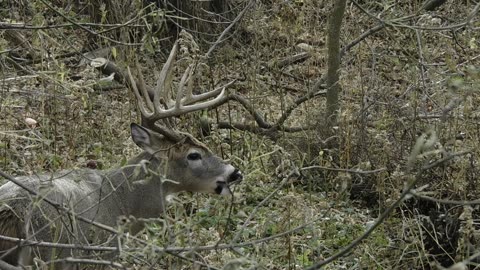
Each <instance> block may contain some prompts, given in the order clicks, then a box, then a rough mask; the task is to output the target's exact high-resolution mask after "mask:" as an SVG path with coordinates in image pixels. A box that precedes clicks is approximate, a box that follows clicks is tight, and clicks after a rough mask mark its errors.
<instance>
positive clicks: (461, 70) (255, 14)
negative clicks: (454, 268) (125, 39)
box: [0, 0, 480, 269]
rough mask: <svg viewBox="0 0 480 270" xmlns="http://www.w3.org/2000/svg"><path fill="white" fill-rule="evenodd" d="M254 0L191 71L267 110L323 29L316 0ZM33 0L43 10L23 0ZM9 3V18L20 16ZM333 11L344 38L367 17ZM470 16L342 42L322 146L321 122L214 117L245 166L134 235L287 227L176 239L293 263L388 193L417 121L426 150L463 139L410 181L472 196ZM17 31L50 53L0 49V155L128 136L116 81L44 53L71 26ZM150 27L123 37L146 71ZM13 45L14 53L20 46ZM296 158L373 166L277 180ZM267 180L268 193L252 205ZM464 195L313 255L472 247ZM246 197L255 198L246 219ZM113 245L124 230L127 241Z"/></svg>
mask: <svg viewBox="0 0 480 270" xmlns="http://www.w3.org/2000/svg"><path fill="white" fill-rule="evenodd" d="M262 2H264V3H258V5H257V6H256V8H255V9H252V10H251V11H250V12H249V13H247V16H246V18H244V19H243V20H242V23H241V25H239V26H238V28H237V30H236V33H235V35H234V36H233V37H232V38H231V39H230V40H228V41H227V42H226V43H225V44H222V45H221V46H220V47H219V50H218V52H217V53H216V54H215V55H214V58H213V59H211V60H210V62H209V64H210V66H211V68H212V69H211V70H210V71H208V72H206V74H205V75H204V77H203V78H205V79H206V80H205V81H204V82H202V84H204V85H206V86H211V85H212V84H214V83H216V82H218V81H219V80H221V79H223V80H225V81H227V80H228V79H231V78H237V79H239V82H238V83H236V85H235V86H234V89H235V91H236V92H237V93H240V94H242V95H245V96H248V97H250V98H251V101H252V103H253V104H254V106H255V108H256V109H258V110H259V111H261V112H262V114H263V115H264V116H265V118H266V119H268V120H270V121H273V120H274V119H276V118H277V117H278V116H279V115H280V114H281V113H282V112H283V111H284V110H285V108H286V107H288V105H289V104H290V103H291V101H292V100H294V99H295V98H296V97H298V96H301V95H302V94H304V93H306V91H307V90H308V89H311V87H313V84H314V83H315V82H316V80H317V79H318V78H319V77H320V76H321V75H322V74H324V73H325V70H326V66H325V58H326V51H325V47H324V42H325V40H324V38H323V37H325V36H326V34H325V31H326V18H327V12H328V8H327V7H325V6H324V4H323V3H322V1H313V0H306V1H287V2H285V1H262ZM377 2H378V1H377ZM377 2H375V4H373V3H372V4H370V6H369V5H367V4H365V7H366V8H368V9H369V10H370V12H372V13H375V14H377V13H380V12H382V18H385V19H394V18H399V17H402V16H403V15H407V14H411V13H412V12H413V11H414V10H416V9H417V8H418V5H419V3H417V2H420V1H413V2H412V3H409V4H393V5H391V6H390V7H389V8H386V7H387V4H386V3H384V4H381V2H380V3H377ZM383 2H387V1H383ZM362 5H363V4H362ZM473 5H474V3H472V2H470V1H462V4H460V5H458V4H455V3H453V2H451V1H449V2H447V3H446V4H445V5H444V6H442V7H441V8H440V9H439V10H438V11H437V12H435V13H431V14H425V15H421V16H419V17H416V18H415V19H414V20H413V21H409V22H408V23H409V24H412V23H417V24H427V25H437V26H441V25H451V24H454V23H455V22H461V21H462V20H463V19H464V18H465V16H466V15H465V14H467V13H468V12H469V11H470V10H471V9H472V8H473ZM18 8H19V7H18ZM34 8H37V9H39V10H43V9H41V8H40V7H39V6H38V5H37V6H35V7H34ZM384 8H385V9H384ZM19 10H21V9H20V8H19ZM3 12H4V11H3ZM132 12H133V11H132ZM13 14H14V15H11V16H13V17H15V18H12V19H16V20H18V19H20V18H21V19H23V20H25V21H27V20H26V19H27V18H30V17H29V16H28V15H19V14H21V13H16V14H15V13H13ZM51 16H52V15H51V14H49V15H48V16H47V15H46V14H43V16H42V12H39V13H37V15H35V16H34V17H33V18H30V19H33V20H36V21H39V22H42V20H43V21H46V20H47V17H48V18H51ZM54 18H56V19H58V20H59V21H61V18H57V17H54ZM80 18H82V19H84V20H88V18H87V17H80ZM344 23H345V25H344V28H343V29H344V33H343V34H342V38H343V44H347V43H348V42H349V41H351V40H353V39H355V38H356V37H358V36H359V35H360V34H361V33H363V32H364V31H365V30H367V29H369V28H371V27H373V26H374V25H375V24H376V21H375V20H374V19H372V18H369V17H368V16H367V15H365V13H362V12H361V11H360V10H359V9H357V8H355V7H354V6H349V7H348V9H347V13H346V18H345V20H344ZM39 24H41V23H39ZM475 27H476V28H478V19H474V21H473V23H472V26H471V27H470V28H462V29H461V30H458V31H454V32H452V31H420V32H419V36H417V34H416V32H415V31H414V30H411V29H408V28H401V27H397V28H393V27H390V28H387V29H385V30H383V31H380V32H378V33H376V34H374V35H373V36H370V37H369V38H368V39H367V40H366V41H364V42H362V43H360V44H359V45H358V46H356V47H354V48H353V49H352V50H351V51H349V52H347V54H346V55H345V57H344V58H343V69H342V71H341V75H342V76H341V82H340V83H341V84H342V87H343V93H342V101H341V112H340V118H339V126H338V129H336V135H337V136H338V139H337V140H336V141H335V145H336V146H335V147H333V148H332V147H330V146H326V145H324V144H322V143H321V141H322V140H324V139H325V138H322V137H321V132H318V131H315V132H303V133H295V134H285V135H284V136H282V137H281V138H280V139H279V140H278V141H276V142H272V141H270V140H268V139H267V138H264V137H261V136H257V135H254V134H251V133H248V132H242V131H225V130H218V131H215V132H214V133H213V134H212V136H210V137H208V138H204V139H205V141H206V142H207V143H208V144H209V146H211V147H212V149H215V151H216V152H217V153H219V154H222V155H223V156H224V157H225V158H227V157H228V158H230V159H232V160H233V161H234V162H235V163H236V164H237V165H238V166H240V167H241V168H242V171H243V172H244V173H245V176H246V177H245V181H244V182H243V183H242V184H241V185H239V186H238V187H236V190H235V197H234V199H233V204H231V202H232V201H230V200H229V199H226V198H218V197H211V196H204V195H191V194H181V195H179V196H178V198H176V199H175V200H174V202H173V203H172V204H171V206H170V208H169V210H168V213H167V215H166V217H165V218H164V219H163V220H162V222H163V223H164V224H165V223H166V224H168V226H161V225H159V224H158V222H154V223H152V225H151V226H150V227H149V229H148V231H147V232H146V234H145V235H144V237H145V239H149V240H151V241H152V243H153V244H156V245H158V246H160V247H165V246H187V247H195V246H204V245H215V244H218V243H222V244H232V245H233V244H235V243H246V242H250V241H254V240H257V239H264V238H268V237H271V236H275V235H277V234H281V233H283V232H286V231H290V230H292V229H294V228H297V230H294V231H291V232H290V233H289V234H286V235H283V236H281V237H277V238H274V239H272V240H269V241H264V242H261V243H256V244H254V245H248V246H242V247H238V248H230V249H227V248H225V249H215V250H209V251H197V252H193V253H183V254H182V255H183V256H186V257H189V258H195V259H196V260H199V261H201V262H204V263H206V264H209V265H211V266H214V267H217V268H222V267H224V269H253V267H257V269H303V268H304V267H307V266H309V265H311V264H312V263H314V262H316V261H319V260H321V259H324V258H327V257H329V256H330V255H332V254H334V253H335V252H336V251H338V250H340V249H341V248H342V247H344V246H346V245H347V244H348V243H350V242H351V241H352V240H353V239H355V238H356V237H358V236H359V235H360V234H361V233H362V232H363V231H364V230H365V229H366V228H367V227H368V226H369V225H371V224H372V222H374V221H375V218H376V217H377V216H378V215H379V213H380V212H381V211H383V210H384V209H385V208H386V207H388V206H389V205H390V204H391V203H392V202H393V201H394V200H395V199H396V198H398V196H399V194H400V193H401V191H402V188H403V187H404V183H405V181H408V180H409V179H411V177H412V175H411V174H410V173H408V172H407V168H406V163H407V159H408V157H409V155H410V152H411V151H412V147H413V145H414V144H415V141H416V139H417V137H418V136H419V135H420V134H421V133H422V132H424V131H427V130H430V129H434V130H435V131H436V132H437V135H438V142H437V144H436V145H435V147H436V149H437V150H445V151H446V152H456V151H462V150H467V149H471V150H472V152H471V153H470V154H469V155H468V156H464V157H459V158H456V159H454V160H453V161H451V162H449V163H448V164H444V165H443V166H441V167H438V168H435V169H433V170H431V171H428V172H427V173H425V174H424V175H423V176H422V179H421V182H419V184H418V186H423V185H428V186H426V187H425V189H424V192H425V193H424V194H425V195H428V196H430V197H435V198H439V199H455V200H472V199H476V198H478V197H479V195H480V192H479V189H478V180H477V179H478V175H479V171H478V157H479V154H480V153H479V149H480V147H479V142H480V131H479V128H478V126H479V123H478V117H479V116H480V112H479V110H478V108H479V106H478V105H479V102H480V98H479V97H480V96H479V94H478V86H479V78H480V75H479V74H480V73H479V71H478V70H479V68H480V65H479V61H478V52H479V50H478V46H479V44H478V40H480V37H479V32H478V30H474V29H473V28H475ZM20 33H22V34H23V35H24V36H25V38H26V39H27V40H29V41H30V43H31V48H34V51H35V52H36V53H37V55H45V56H46V55H47V52H48V53H50V55H54V56H57V58H48V57H44V58H41V60H39V61H38V62H29V63H27V64H21V66H20V67H19V66H18V65H17V64H14V63H13V62H15V60H12V59H14V58H12V54H6V53H3V54H0V61H1V66H2V69H1V70H2V77H3V80H2V81H1V95H0V104H1V106H0V123H1V124H0V125H1V127H2V128H1V131H0V138H1V143H0V164H1V165H2V166H1V169H2V170H4V171H7V172H9V173H11V174H13V175H23V174H33V173H35V172H39V171H54V170H58V169H62V168H76V167H86V166H87V163H88V162H89V161H92V160H93V161H95V163H96V164H98V167H99V168H109V167H112V166H115V164H117V165H118V164H119V163H120V164H121V163H122V160H125V159H126V158H127V157H130V156H132V154H133V153H134V152H136V151H138V150H137V149H136V147H134V145H133V144H132V143H131V142H130V140H129V138H128V136H129V132H128V125H129V123H130V122H132V121H133V122H135V121H137V116H136V112H135V107H134V104H135V102H134V100H133V99H132V96H131V94H130V93H129V91H128V90H127V89H125V88H120V89H116V90H111V91H100V90H98V88H99V81H100V78H101V77H102V76H101V75H100V74H99V73H98V72H96V71H94V70H93V69H92V68H91V67H88V66H87V65H82V64H79V63H80V57H78V56H73V57H63V58H62V57H58V56H61V55H63V54H65V53H68V52H73V51H76V50H79V51H80V50H82V48H81V45H82V42H83V40H86V34H85V32H83V31H81V30H78V29H75V30H73V29H70V28H68V29H67V28H60V29H53V30H48V29H44V30H32V31H23V32H20ZM152 40H153V41H155V42H158V41H156V40H154V39H150V40H148V41H145V42H147V43H148V46H145V50H141V51H140V52H137V53H136V54H137V55H138V56H139V57H140V58H141V59H143V60H142V65H143V66H144V68H145V73H147V72H148V71H153V70H156V69H158V68H159V67H160V66H161V65H160V64H158V63H161V62H163V61H164V59H165V58H164V53H165V52H164V51H163V50H159V49H156V50H155V49H153V51H152V50H151V48H154V47H151V46H160V45H163V46H167V45H166V43H161V42H160V43H155V42H153V41H152ZM418 40H421V48H419V44H418ZM150 42H152V43H150ZM301 43H303V44H308V46H307V47H309V49H308V50H310V52H311V57H309V58H308V59H307V60H306V61H303V62H300V63H297V64H293V65H287V66H285V67H281V68H279V67H278V63H280V62H281V60H283V59H284V58H285V57H289V56H292V55H294V54H296V53H299V52H302V51H303V50H304V49H302V48H305V47H302V46H304V45H301V46H298V45H299V44H301ZM152 44H153V45H152ZM19 46H20V48H22V46H28V45H25V44H22V45H19ZM301 47H302V48H301ZM0 48H1V49H0V51H3V50H5V49H12V48H15V44H14V43H13V41H12V39H10V38H9V37H8V36H7V32H5V31H3V32H0ZM149 48H150V49H149ZM419 49H421V54H420V53H419ZM14 51H15V50H14ZM24 52H25V50H18V52H17V53H19V54H20V55H21V56H24V57H25V55H22V53H24ZM131 55H132V54H131V51H130V50H128V49H126V48H124V47H121V48H119V49H117V55H116V57H114V58H115V60H116V61H117V62H119V63H123V62H126V63H130V64H131V63H132V62H130V61H131V59H130V57H131ZM420 61H421V62H423V63H424V65H423V68H422V67H421V66H420V65H419V62H420ZM153 75H154V74H150V76H152V77H153ZM455 78H461V79H455ZM107 86H109V85H107ZM455 98H458V99H459V105H458V106H457V107H456V108H455V109H453V110H452V111H451V112H450V114H449V116H448V117H447V118H446V120H445V121H442V120H441V119H440V117H439V116H441V114H442V111H443V110H444V108H445V107H446V106H447V104H448V103H449V102H450V101H452V100H453V99H455ZM323 107H324V102H323V100H322V98H321V97H318V98H315V99H314V100H311V101H309V102H307V103H305V104H303V105H302V106H300V107H299V108H298V109H297V110H296V111H295V113H294V114H293V115H292V117H291V118H290V119H289V121H287V124H288V125H300V124H302V125H303V124H307V125H316V126H318V127H319V130H321V128H322V123H321V121H319V119H321V113H322V111H323ZM427 116H429V117H427ZM26 117H30V118H33V119H35V120H36V121H38V125H37V127H36V128H34V129H31V128H29V127H28V126H27V125H26V124H25V121H24V119H25V118H26ZM210 117H212V118H214V119H215V118H218V119H221V120H227V121H228V120H231V121H240V122H245V123H253V120H252V119H251V117H250V116H249V115H248V114H246V113H245V111H244V110H243V109H242V108H241V106H238V104H235V103H234V102H231V103H230V104H229V105H228V106H223V107H221V108H220V109H218V110H215V111H212V112H210ZM197 122H198V115H193V116H188V117H185V118H182V119H181V121H180V123H179V127H183V129H187V130H188V131H190V132H191V133H194V134H198V130H199V127H198V125H197V124H196V123H197ZM441 156H442V152H439V153H438V154H436V155H430V156H425V157H424V158H423V159H419V162H418V163H419V164H420V163H421V162H424V161H428V160H434V159H436V158H438V157H441ZM311 165H318V166H326V167H335V168H358V169H361V170H374V169H379V168H385V169H386V170H385V171H382V172H379V173H372V174H350V173H338V172H334V171H329V170H305V171H302V174H301V175H298V176H295V177H292V178H291V179H289V180H288V181H284V182H283V184H284V185H283V186H282V187H281V188H280V189H279V190H276V189H277V188H278V187H279V183H281V182H282V180H284V177H285V176H286V175H288V173H290V172H291V171H292V170H293V169H298V168H302V167H306V166H311ZM271 193H273V196H272V197H271V198H270V199H269V200H268V201H266V202H265V203H264V204H263V205H261V206H259V204H260V203H261V202H262V201H263V200H264V199H265V198H266V197H267V196H269V195H270V194H271ZM477 208H478V207H476V206H474V207H473V208H469V207H461V206H457V205H448V204H441V203H436V202H429V201H425V200H422V199H414V198H411V199H409V200H407V201H406V202H405V203H404V204H403V205H402V206H401V207H400V208H399V209H397V211H395V213H394V214H393V216H392V217H391V218H389V219H388V220H387V221H386V222H385V223H384V224H383V225H382V226H380V228H379V229H378V230H377V231H375V232H374V234H373V235H372V236H370V237H369V238H368V239H367V240H366V241H364V242H362V243H361V244H360V246H358V247H357V248H355V249H354V250H353V251H352V252H351V253H349V254H348V255H347V256H346V257H343V258H341V259H340V260H337V261H336V262H334V263H332V264H330V265H329V266H327V267H326V268H325V269H339V268H345V269H406V268H414V269H430V268H433V267H435V266H436V265H440V264H441V265H443V266H449V265H450V264H451V263H453V262H455V261H461V260H463V259H465V258H467V257H468V256H469V255H470V254H471V253H472V252H474V251H478V250H477V249H476V247H478V241H479V240H480V239H478V230H477V229H478V225H477V222H476V220H477V219H476V217H478V216H477V214H478V209H477ZM252 211H256V212H255V214H254V215H253V216H252V218H251V220H250V221H249V222H248V224H245V223H244V222H245V220H246V219H247V217H248V216H249V215H250V214H251V213H252ZM162 222H160V224H162ZM234 238H235V240H236V241H235V243H232V239H234ZM128 245H131V246H130V247H134V246H137V244H135V243H133V242H128ZM141 248H143V247H141ZM122 260H124V261H125V262H129V263H132V264H134V265H137V266H138V267H139V268H140V267H142V266H152V267H154V268H155V267H156V268H158V267H161V268H165V269H170V268H174V267H176V268H182V269H191V268H192V265H191V263H190V262H188V261H185V260H183V259H179V258H177V257H175V256H170V255H166V254H158V253H154V252H151V251H150V250H148V248H145V250H144V252H143V255H142V253H139V252H125V254H123V256H122ZM473 268H474V267H473V266H472V269H473Z"/></svg>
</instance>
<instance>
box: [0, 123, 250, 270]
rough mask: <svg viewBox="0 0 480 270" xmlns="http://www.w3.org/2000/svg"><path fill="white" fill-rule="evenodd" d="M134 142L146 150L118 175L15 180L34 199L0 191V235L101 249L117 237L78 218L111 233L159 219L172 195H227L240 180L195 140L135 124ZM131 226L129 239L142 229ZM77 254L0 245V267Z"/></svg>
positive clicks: (10, 189) (77, 173)
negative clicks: (174, 138) (121, 224)
mask: <svg viewBox="0 0 480 270" xmlns="http://www.w3.org/2000/svg"><path fill="white" fill-rule="evenodd" d="M132 137H133V139H134V141H135V142H136V143H137V144H138V145H139V146H141V147H142V148H143V149H144V150H145V151H144V152H142V153H140V154H139V155H137V156H136V157H134V158H132V159H131V160H130V161H129V162H128V164H127V165H125V166H123V167H121V168H116V169H112V170H107V171H98V170H90V169H80V170H70V171H69V170H64V171H60V172H57V173H54V174H43V175H36V176H28V177H19V178H17V179H16V180H17V181H19V182H21V183H22V184H23V185H25V186H27V187H28V188H29V189H30V190H33V191H34V192H35V194H36V195H32V194H31V193H30V192H29V191H27V190H25V189H24V188H22V187H19V186H17V185H16V184H14V183H12V182H9V183H6V184H4V185H3V186H1V187H0V202H2V203H3V205H2V206H1V207H0V235H5V236H10V237H15V238H22V239H28V240H37V241H40V240H41V241H45V242H60V243H75V244H83V245H86V244H88V245H92V244H97V245H98V244H101V243H104V241H107V240H108V239H110V240H111V239H112V236H113V235H112V234H109V233H107V232H103V231H101V230H99V229H98V228H97V227H96V226H94V225H92V224H91V223H89V222H85V221H83V220H79V219H77V218H76V216H81V217H83V218H85V219H87V220H90V221H93V222H96V223H101V224H103V225H107V226H110V227H116V225H117V222H118V219H119V217H130V216H133V217H135V218H156V217H159V216H160V214H161V213H162V212H163V211H164V207H165V197H166V196H167V195H169V194H172V193H176V192H180V191H193V192H207V193H217V194H223V195H226V194H229V189H228V185H229V183H231V182H234V181H238V180H241V178H242V176H241V174H240V172H239V171H238V170H237V169H235V168H234V167H233V166H232V165H230V164H227V163H225V162H224V161H222V160H221V159H220V158H219V157H217V156H215V155H213V154H212V153H211V152H210V150H208V148H206V147H205V146H204V145H203V144H201V143H200V142H198V141H196V140H195V139H194V138H191V137H186V139H185V141H183V142H182V143H172V142H169V141H168V140H166V139H165V138H164V137H163V136H161V135H160V134H157V133H155V132H153V131H151V130H148V129H146V128H143V127H141V126H137V125H132ZM42 198H47V199H49V200H51V201H54V202H56V203H58V204H60V205H63V206H66V207H67V208H68V209H70V211H71V212H72V213H74V214H75V216H72V215H66V214H65V213H63V212H62V211H59V209H57V207H55V206H52V205H51V204H48V203H47V202H46V201H45V200H42ZM130 225H131V232H132V233H137V232H138V231H139V230H140V229H141V228H142V224H141V223H138V222H133V224H130ZM112 245H113V244H112ZM9 249H12V250H11V251H9ZM72 252H73V251H72V250H59V251H56V252H55V253H53V255H52V249H51V248H38V247H33V248H26V247H20V248H16V243H14V242H8V241H0V256H3V255H5V256H4V257H2V260H4V261H6V262H8V263H10V264H15V265H16V264H20V265H31V264H32V262H33V261H32V259H33V257H38V258H41V259H42V260H43V261H49V260H55V259H57V258H65V257H69V256H73V255H75V254H74V253H72Z"/></svg>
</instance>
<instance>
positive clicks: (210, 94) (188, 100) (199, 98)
mask: <svg viewBox="0 0 480 270" xmlns="http://www.w3.org/2000/svg"><path fill="white" fill-rule="evenodd" d="M235 81H236V80H233V81H231V82H228V83H227V84H224V85H222V86H220V87H218V88H215V89H213V90H212V91H208V92H206V93H202V94H198V95H193V94H192V90H191V88H190V89H188V90H189V92H187V96H186V97H185V98H183V99H182V104H184V105H190V104H193V103H196V102H199V101H203V100H206V99H209V98H211V97H214V96H216V95H218V94H219V93H220V92H221V91H222V90H225V89H226V88H228V87H229V86H230V85H232V84H233V83H234V82H235Z"/></svg>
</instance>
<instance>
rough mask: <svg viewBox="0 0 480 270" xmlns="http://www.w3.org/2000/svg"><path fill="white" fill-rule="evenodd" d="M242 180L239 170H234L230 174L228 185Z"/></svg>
mask: <svg viewBox="0 0 480 270" xmlns="http://www.w3.org/2000/svg"><path fill="white" fill-rule="evenodd" d="M242 180H243V174H242V172H241V171H240V170H239V169H235V170H234V171H233V173H232V174H230V176H229V177H228V180H227V182H228V185H229V186H230V185H233V184H236V183H239V182H241V181H242Z"/></svg>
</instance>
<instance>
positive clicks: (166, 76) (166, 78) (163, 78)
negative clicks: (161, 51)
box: [153, 41, 178, 113]
mask: <svg viewBox="0 0 480 270" xmlns="http://www.w3.org/2000/svg"><path fill="white" fill-rule="evenodd" d="M177 52H178V41H175V44H173V48H172V51H171V52H170V55H169V56H168V59H167V62H165V65H163V68H162V71H161V72H160V76H159V77H158V80H157V85H156V86H155V89H154V91H155V94H154V98H153V104H154V106H155V110H156V112H157V113H161V112H162V111H164V109H163V108H162V105H161V104H160V98H161V97H162V95H163V98H164V100H165V101H166V102H168V101H169V100H170V98H169V97H168V90H169V87H170V85H171V82H172V67H173V62H175V57H176V56H177Z"/></svg>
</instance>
